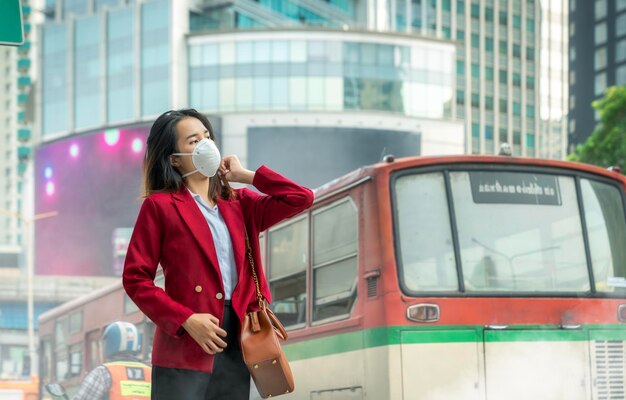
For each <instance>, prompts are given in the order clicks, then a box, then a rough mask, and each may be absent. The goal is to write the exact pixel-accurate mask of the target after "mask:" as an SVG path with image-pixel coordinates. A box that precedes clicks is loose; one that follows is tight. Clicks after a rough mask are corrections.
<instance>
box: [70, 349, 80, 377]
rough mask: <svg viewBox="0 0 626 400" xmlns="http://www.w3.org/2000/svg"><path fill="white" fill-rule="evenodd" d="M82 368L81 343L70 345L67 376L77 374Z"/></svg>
mask: <svg viewBox="0 0 626 400" xmlns="http://www.w3.org/2000/svg"><path fill="white" fill-rule="evenodd" d="M82 369H83V343H77V344H73V345H71V346H70V371H69V376H78V375H80V372H81V371H82Z"/></svg>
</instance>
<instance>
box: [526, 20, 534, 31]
mask: <svg viewBox="0 0 626 400" xmlns="http://www.w3.org/2000/svg"><path fill="white" fill-rule="evenodd" d="M526 31H528V32H532V33H534V32H535V20H533V19H530V18H526Z"/></svg>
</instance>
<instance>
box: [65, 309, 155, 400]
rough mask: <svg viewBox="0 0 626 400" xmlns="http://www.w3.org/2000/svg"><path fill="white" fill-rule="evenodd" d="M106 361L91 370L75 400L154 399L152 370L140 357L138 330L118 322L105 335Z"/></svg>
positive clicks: (130, 325) (127, 323) (103, 340)
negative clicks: (151, 391) (151, 394)
mask: <svg viewBox="0 0 626 400" xmlns="http://www.w3.org/2000/svg"><path fill="white" fill-rule="evenodd" d="M102 348H103V356H104V360H105V362H104V363H103V364H101V365H99V366H98V367H96V368H95V369H94V370H93V371H91V372H90V373H89V374H88V375H87V376H86V377H85V379H83V382H82V383H81V385H80V388H79V390H78V393H77V394H76V395H75V396H74V397H72V400H120V399H124V400H143V399H149V398H150V380H151V368H150V367H149V366H147V365H146V364H144V363H142V362H141V361H140V360H139V358H138V355H139V351H140V343H139V332H138V331H137V327H136V326H135V325H133V324H131V323H129V322H124V321H118V322H114V323H112V324H110V325H108V326H107V327H106V329H105V330H104V333H103V335H102Z"/></svg>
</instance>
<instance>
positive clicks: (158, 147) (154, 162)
mask: <svg viewBox="0 0 626 400" xmlns="http://www.w3.org/2000/svg"><path fill="white" fill-rule="evenodd" d="M190 117H191V118H196V119H198V120H200V122H202V125H204V126H205V127H206V129H207V130H208V131H209V137H210V138H211V140H213V141H215V135H214V133H213V127H212V126H211V123H210V122H209V119H208V118H207V117H206V116H205V115H204V114H202V113H200V112H198V111H196V110H194V109H193V108H188V109H182V110H170V111H167V112H164V113H163V114H161V115H160V116H159V117H158V118H157V119H156V121H154V124H152V128H150V135H149V136H148V143H147V147H146V154H145V156H144V159H143V182H144V189H143V195H144V197H146V196H149V195H151V194H152V193H163V192H164V193H172V192H176V191H178V190H179V189H180V187H181V185H182V184H183V178H182V176H181V174H180V173H179V172H178V171H177V170H176V168H174V166H173V165H172V164H171V163H170V155H172V153H177V152H178V149H177V148H176V141H177V139H178V135H177V133H176V125H177V124H178V122H180V121H181V120H183V119H185V118H190ZM209 179H210V183H209V193H208V195H209V197H210V198H211V199H212V200H213V201H215V200H216V199H217V198H218V197H221V198H223V199H226V200H228V199H230V198H231V196H233V195H234V191H233V190H232V189H231V188H230V186H229V185H228V182H227V181H222V180H221V179H220V178H219V176H218V175H216V176H214V177H212V178H209Z"/></svg>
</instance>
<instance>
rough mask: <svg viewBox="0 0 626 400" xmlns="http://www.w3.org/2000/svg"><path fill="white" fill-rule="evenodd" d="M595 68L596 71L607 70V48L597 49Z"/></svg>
mask: <svg viewBox="0 0 626 400" xmlns="http://www.w3.org/2000/svg"><path fill="white" fill-rule="evenodd" d="M594 66H595V69H596V71H597V70H599V69H604V68H606V47H600V48H598V49H596V53H595V61H594Z"/></svg>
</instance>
